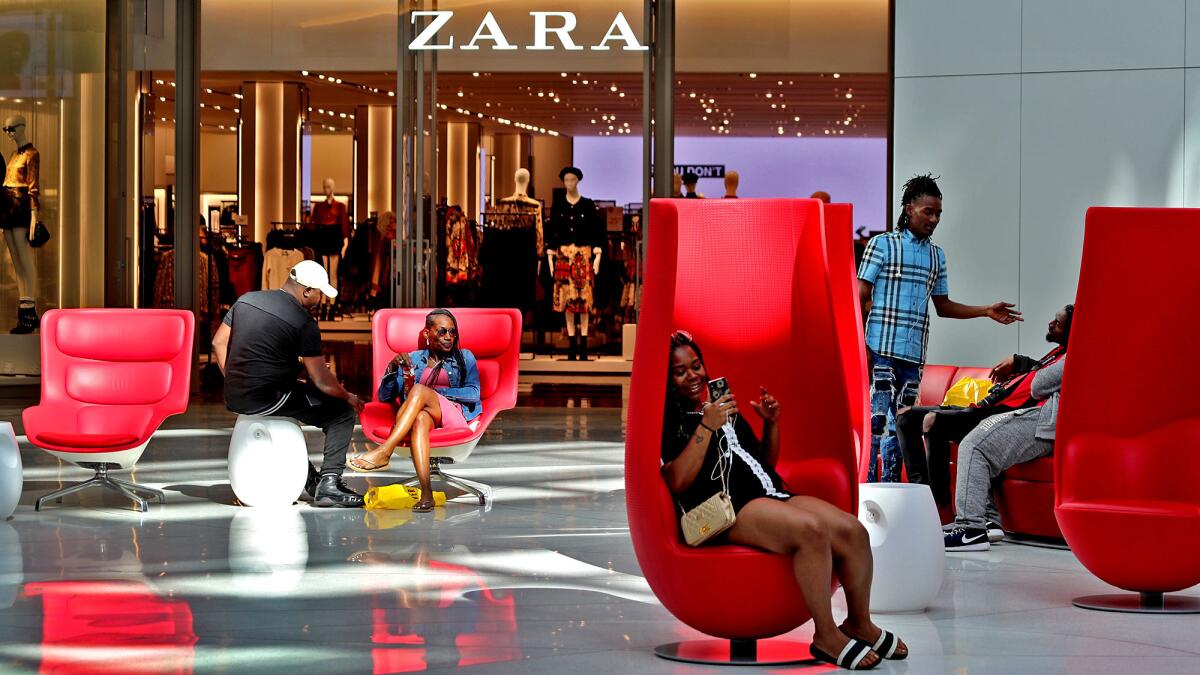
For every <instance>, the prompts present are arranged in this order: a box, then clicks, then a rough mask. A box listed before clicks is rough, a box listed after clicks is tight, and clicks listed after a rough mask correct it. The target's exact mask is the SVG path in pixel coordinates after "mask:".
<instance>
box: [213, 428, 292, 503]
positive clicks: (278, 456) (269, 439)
mask: <svg viewBox="0 0 1200 675" xmlns="http://www.w3.org/2000/svg"><path fill="white" fill-rule="evenodd" d="M307 479H308V446H307V445H305V443H304V432H303V431H301V430H300V425H299V424H298V423H297V422H296V420H294V419H291V418H290V417H262V416H259V415H238V418H237V423H236V424H234V426H233V438H231V439H229V484H230V485H231V486H232V487H233V493H234V494H235V495H237V498H238V501H240V502H241V503H242V504H245V505H246V506H260V507H261V506H290V505H291V504H292V502H294V501H296V499H297V498H298V497H299V496H300V493H301V492H303V491H304V482H305V481H306V480H307Z"/></svg>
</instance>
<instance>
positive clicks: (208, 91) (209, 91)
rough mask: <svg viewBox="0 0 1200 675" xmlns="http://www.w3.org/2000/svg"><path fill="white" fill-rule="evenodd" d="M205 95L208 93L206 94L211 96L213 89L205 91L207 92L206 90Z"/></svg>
mask: <svg viewBox="0 0 1200 675" xmlns="http://www.w3.org/2000/svg"><path fill="white" fill-rule="evenodd" d="M204 93H206V94H211V93H212V89H205V90H204Z"/></svg>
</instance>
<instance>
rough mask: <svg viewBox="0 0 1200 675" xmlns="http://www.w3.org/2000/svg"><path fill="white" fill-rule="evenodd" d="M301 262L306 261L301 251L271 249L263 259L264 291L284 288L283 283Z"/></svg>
mask: <svg viewBox="0 0 1200 675" xmlns="http://www.w3.org/2000/svg"><path fill="white" fill-rule="evenodd" d="M301 260H304V254H303V253H301V252H300V251H296V250H289V249H286V248H272V249H269V250H268V251H267V253H266V255H265V256H264V257H263V271H262V289H263V290H264V291H273V290H275V289H276V288H283V282H285V281H287V278H288V273H289V272H291V271H292V267H295V265H296V263H298V262H300V261H301Z"/></svg>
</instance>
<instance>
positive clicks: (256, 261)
mask: <svg viewBox="0 0 1200 675" xmlns="http://www.w3.org/2000/svg"><path fill="white" fill-rule="evenodd" d="M227 256H228V258H229V279H230V281H232V283H233V291H234V293H235V294H236V295H237V297H239V298H240V297H241V296H243V295H245V294H247V293H249V292H250V291H257V290H261V289H262V261H263V253H262V245H260V244H246V245H243V246H241V247H238V248H232V249H230V250H229V252H228V253H227Z"/></svg>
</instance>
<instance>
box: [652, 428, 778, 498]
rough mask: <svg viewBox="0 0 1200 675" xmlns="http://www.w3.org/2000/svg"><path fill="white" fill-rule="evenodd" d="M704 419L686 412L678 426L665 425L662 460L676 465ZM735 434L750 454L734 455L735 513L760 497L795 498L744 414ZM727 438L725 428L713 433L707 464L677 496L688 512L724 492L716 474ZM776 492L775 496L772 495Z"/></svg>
mask: <svg viewBox="0 0 1200 675" xmlns="http://www.w3.org/2000/svg"><path fill="white" fill-rule="evenodd" d="M702 417H703V415H701V414H700V413H685V414H684V416H683V418H682V419H680V420H678V423H667V424H664V425H663V442H662V461H663V463H664V464H665V463H667V462H672V461H674V460H675V458H677V457H679V455H680V454H682V453H683V450H684V448H686V447H687V445H688V442H689V441H690V439H691V436H692V434H693V433H695V432H696V428H697V427H698V426H700V420H701V418H702ZM733 431H734V433H735V434H737V438H738V442H739V443H740V444H741V446H742V449H743V450H745V451H746V456H740V455H734V456H733V457H731V460H732V465H731V466H730V467H729V468H728V469H727V470H728V471H729V475H728V479H727V484H728V487H729V497H730V499H732V500H733V508H734V511H735V512H737V511H740V510H741V509H742V507H743V506H745V505H746V504H747V503H748V502H750V501H751V500H753V499H757V498H759V497H775V498H778V499H782V498H786V497H788V496H791V495H790V494H789V493H787V489H786V488H785V487H784V485H783V480H782V479H780V477H779V474H777V473H776V472H775V468H774V467H772V466H771V465H770V464H768V463H767V462H766V457H765V452H764V449H763V447H762V444H761V442H760V441H759V440H758V436H756V435H755V434H754V430H753V429H751V428H750V425H749V424H748V423H747V422H746V419H745V418H744V417H742V416H741V415H738V416H737V419H735V420H734V422H733ZM724 435H725V430H724V428H720V429H718V430H717V432H716V433H715V434H711V435H710V436H709V440H708V450H707V451H706V453H705V455H704V463H703V464H702V465H701V467H700V471H699V472H698V473H697V474H696V478H695V480H693V481H692V484H691V485H690V486H689V487H688V488H687V489H686V490H684V491H683V494H679V495H675V498H676V499H677V500H678V502H679V504H680V506H682V508H683V510H684V511H690V510H691V509H694V508H696V507H697V506H699V505H700V504H701V503H702V502H703V501H704V500H706V499H708V498H709V497H711V496H713V495H715V494H716V493H717V492H719V491H720V490H721V479H720V476H719V474H717V472H716V471H715V467H716V466H717V459H718V455H719V453H720V447H721V439H722V437H723V436H724ZM772 492H774V493H775V494H772Z"/></svg>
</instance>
